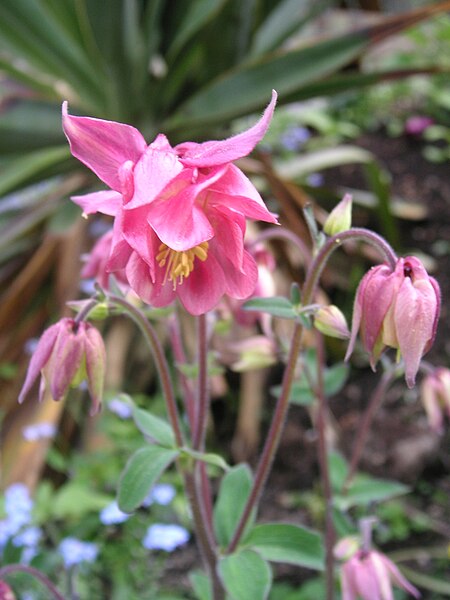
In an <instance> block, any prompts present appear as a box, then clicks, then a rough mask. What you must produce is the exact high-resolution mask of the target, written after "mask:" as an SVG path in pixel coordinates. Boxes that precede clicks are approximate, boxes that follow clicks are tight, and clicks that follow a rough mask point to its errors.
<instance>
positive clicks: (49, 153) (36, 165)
mask: <svg viewBox="0 0 450 600" xmlns="http://www.w3.org/2000/svg"><path fill="white" fill-rule="evenodd" d="M69 157H70V150H69V147H68V146H57V147H55V148H46V149H44V150H36V151H35V152H30V153H28V154H26V155H24V156H21V157H20V158H16V159H14V160H10V161H8V162H7V163H6V164H3V165H2V166H1V168H0V196H3V195H4V194H7V193H8V192H10V191H11V190H13V189H14V188H16V187H18V186H21V185H23V184H25V183H26V182H28V181H29V180H30V179H31V178H32V177H35V176H36V175H39V174H40V173H41V172H42V171H43V170H45V169H48V168H49V167H53V166H54V165H57V164H58V163H61V162H62V161H64V160H65V159H67V158H69Z"/></svg>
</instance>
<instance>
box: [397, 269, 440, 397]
mask: <svg viewBox="0 0 450 600" xmlns="http://www.w3.org/2000/svg"><path fill="white" fill-rule="evenodd" d="M436 308H437V307H436V294H435V291H434V288H433V287H432V285H431V284H430V283H429V282H428V281H419V282H415V283H414V285H413V283H412V281H411V279H409V277H406V278H405V279H404V281H403V283H402V285H401V286H400V289H399V291H398V293H397V298H396V302H395V313H394V319H395V327H396V331H397V338H398V343H399V348H400V352H401V354H402V356H403V359H404V361H405V378H406V383H407V385H408V387H410V388H412V387H414V384H415V379H416V374H417V371H418V369H419V365H420V360H421V358H422V356H423V354H424V352H425V348H426V347H427V346H428V345H429V343H430V340H432V338H433V328H434V322H435V314H436Z"/></svg>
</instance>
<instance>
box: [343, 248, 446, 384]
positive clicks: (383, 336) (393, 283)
mask: <svg viewBox="0 0 450 600" xmlns="http://www.w3.org/2000/svg"><path fill="white" fill-rule="evenodd" d="M439 312H440V290H439V285H438V283H437V282H436V280H435V279H433V277H430V276H429V275H428V273H427V272H426V270H425V268H424V266H423V265H422V263H421V262H420V260H419V259H418V258H415V257H414V256H408V257H406V258H399V259H398V260H397V264H396V267H395V270H394V271H392V270H391V268H390V267H389V266H388V265H378V266H376V267H373V268H372V269H371V270H370V271H369V272H368V273H366V275H364V277H363V278H362V280H361V282H360V284H359V287H358V290H357V292H356V298H355V304H354V309H353V322H352V333H351V338H350V344H349V347H348V350H347V355H346V359H348V358H349V356H350V355H351V353H352V352H353V348H354V345H355V340H356V336H357V334H358V331H360V334H361V339H362V343H363V346H364V348H365V350H366V351H367V352H368V353H369V354H370V363H371V366H372V368H373V369H375V365H376V363H377V361H378V359H379V358H380V356H381V354H382V352H383V351H384V349H385V348H386V347H388V346H389V347H391V348H396V349H397V350H398V354H399V355H401V356H403V359H404V362H405V378H406V383H407V385H408V387H413V386H414V384H415V379H416V373H417V371H418V368H419V364H420V360H421V358H422V356H423V355H424V354H425V353H426V352H428V350H429V349H430V348H431V346H432V344H433V341H434V338H435V335H436V327H437V321H438V318H439Z"/></svg>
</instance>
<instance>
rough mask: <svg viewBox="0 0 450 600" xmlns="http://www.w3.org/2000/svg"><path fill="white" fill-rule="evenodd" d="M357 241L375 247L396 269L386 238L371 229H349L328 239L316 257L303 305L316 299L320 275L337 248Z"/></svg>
mask: <svg viewBox="0 0 450 600" xmlns="http://www.w3.org/2000/svg"><path fill="white" fill-rule="evenodd" d="M357 240H361V241H365V242H367V243H369V244H371V245H372V246H375V247H376V248H377V249H378V250H379V251H380V253H381V254H382V255H383V257H384V258H385V260H386V261H387V262H388V264H389V266H390V267H391V268H392V269H395V265H396V262H397V255H396V254H395V252H394V250H393V249H392V248H391V246H390V245H389V244H388V243H387V241H386V240H385V239H384V238H382V237H381V236H380V235H378V234H377V233H375V232H373V231H370V230H369V229H364V228H362V227H352V228H351V229H347V230H346V231H342V232H341V233H338V234H336V235H334V236H332V237H330V238H328V239H327V241H326V242H325V244H324V245H323V246H322V248H321V249H320V250H319V252H318V253H317V255H316V256H315V258H314V260H313V262H312V263H311V265H310V268H309V270H308V274H307V277H306V281H305V285H304V288H303V297H302V301H303V304H309V303H310V302H311V301H312V300H313V299H314V295H315V292H316V288H317V285H318V283H319V278H320V275H321V274H322V271H323V269H324V267H325V265H326V263H327V261H328V259H329V257H330V256H331V254H332V253H333V252H334V251H335V250H337V248H339V247H340V246H342V244H343V243H344V242H347V241H357Z"/></svg>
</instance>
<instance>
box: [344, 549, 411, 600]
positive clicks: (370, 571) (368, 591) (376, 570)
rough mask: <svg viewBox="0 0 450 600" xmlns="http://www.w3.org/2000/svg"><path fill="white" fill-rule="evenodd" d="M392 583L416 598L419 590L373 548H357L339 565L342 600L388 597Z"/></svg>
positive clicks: (390, 595)
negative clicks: (366, 549)
mask: <svg viewBox="0 0 450 600" xmlns="http://www.w3.org/2000/svg"><path fill="white" fill-rule="evenodd" d="M392 585H396V586H397V587H399V588H402V589H403V590H405V592H408V593H409V594H411V596H414V598H420V592H419V590H417V589H416V588H415V587H414V586H413V585H411V584H410V583H409V581H408V580H407V579H406V578H405V577H403V575H402V574H401V573H400V571H399V569H398V568H397V567H396V566H395V565H394V563H393V562H392V561H391V560H390V559H389V558H388V557H387V556H386V555H384V554H382V553H381V552H378V551H377V550H369V551H368V552H365V551H364V550H358V552H356V553H355V554H354V555H353V556H352V557H351V558H350V559H349V560H347V561H346V562H345V563H344V564H343V565H342V567H341V586H342V600H356V599H357V598H361V599H362V600H392V599H393V597H394V595H393V591H392Z"/></svg>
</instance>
